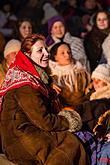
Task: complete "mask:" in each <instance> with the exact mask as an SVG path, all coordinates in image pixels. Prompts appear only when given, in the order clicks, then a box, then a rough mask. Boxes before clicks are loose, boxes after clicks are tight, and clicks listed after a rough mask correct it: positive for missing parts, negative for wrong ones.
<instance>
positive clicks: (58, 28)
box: [51, 21, 65, 38]
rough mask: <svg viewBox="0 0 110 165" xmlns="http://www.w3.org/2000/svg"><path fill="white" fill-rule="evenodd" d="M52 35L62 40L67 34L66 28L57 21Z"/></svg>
mask: <svg viewBox="0 0 110 165" xmlns="http://www.w3.org/2000/svg"><path fill="white" fill-rule="evenodd" d="M51 34H52V36H53V37H55V38H62V37H63V36H64V34H65V26H64V24H63V23H62V22H61V21H57V22H55V23H54V24H53V26H52V29H51Z"/></svg>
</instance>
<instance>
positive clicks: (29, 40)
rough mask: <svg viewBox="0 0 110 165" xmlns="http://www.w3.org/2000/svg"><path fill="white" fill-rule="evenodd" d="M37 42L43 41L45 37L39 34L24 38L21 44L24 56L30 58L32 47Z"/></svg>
mask: <svg viewBox="0 0 110 165" xmlns="http://www.w3.org/2000/svg"><path fill="white" fill-rule="evenodd" d="M38 40H43V41H44V40H45V37H44V36H43V35H40V34H31V35H30V36H28V37H26V38H25V39H24V40H23V42H22V44H21V51H22V52H23V53H24V54H25V55H28V56H30V55H31V52H32V46H33V45H34V44H35V43H36V42H37V41H38Z"/></svg>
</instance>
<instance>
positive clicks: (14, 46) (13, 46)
mask: <svg viewBox="0 0 110 165" xmlns="http://www.w3.org/2000/svg"><path fill="white" fill-rule="evenodd" d="M20 49H21V42H20V41H18V40H16V39H11V40H10V41H9V42H7V44H6V45H5V49H4V58H6V56H7V55H8V54H9V53H12V52H17V51H19V50H20Z"/></svg>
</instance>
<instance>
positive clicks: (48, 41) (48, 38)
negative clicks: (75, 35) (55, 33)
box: [46, 16, 66, 46]
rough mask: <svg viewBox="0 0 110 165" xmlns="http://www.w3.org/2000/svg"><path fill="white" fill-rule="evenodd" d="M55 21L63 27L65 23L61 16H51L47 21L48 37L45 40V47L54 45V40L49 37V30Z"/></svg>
mask: <svg viewBox="0 0 110 165" xmlns="http://www.w3.org/2000/svg"><path fill="white" fill-rule="evenodd" d="M57 21H60V22H62V23H63V24H64V26H65V21H64V18H63V17H62V16H53V17H51V18H50V19H49V20H48V36H47V38H46V44H47V46H50V45H52V44H53V43H54V40H53V38H52V37H51V29H52V26H53V24H54V23H55V22H57ZM65 28H66V26H65Z"/></svg>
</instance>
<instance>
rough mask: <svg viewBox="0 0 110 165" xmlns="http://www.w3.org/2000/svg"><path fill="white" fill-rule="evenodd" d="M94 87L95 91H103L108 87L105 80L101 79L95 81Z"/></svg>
mask: <svg viewBox="0 0 110 165" xmlns="http://www.w3.org/2000/svg"><path fill="white" fill-rule="evenodd" d="M93 86H94V89H95V91H98V90H101V89H102V88H103V87H104V86H107V83H105V82H104V81H103V80H100V79H96V78H94V79H93Z"/></svg>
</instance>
